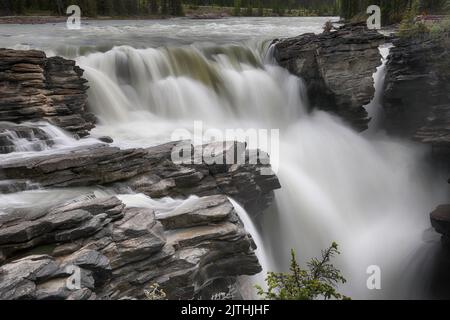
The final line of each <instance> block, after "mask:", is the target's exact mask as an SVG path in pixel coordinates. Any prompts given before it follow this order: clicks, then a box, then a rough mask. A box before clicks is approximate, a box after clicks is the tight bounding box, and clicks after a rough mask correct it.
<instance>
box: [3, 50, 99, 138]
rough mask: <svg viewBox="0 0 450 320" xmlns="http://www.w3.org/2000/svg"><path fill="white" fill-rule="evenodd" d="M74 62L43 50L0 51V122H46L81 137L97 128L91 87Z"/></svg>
mask: <svg viewBox="0 0 450 320" xmlns="http://www.w3.org/2000/svg"><path fill="white" fill-rule="evenodd" d="M82 75H83V70H81V69H80V68H79V67H78V66H76V65H75V62H74V61H70V60H65V59H63V58H60V57H52V58H47V57H46V55H45V53H43V52H41V51H33V50H30V51H21V50H9V49H0V93H1V96H0V120H1V121H10V122H16V123H20V122H23V121H27V120H33V121H35V120H46V121H48V122H50V123H52V124H54V125H57V126H59V127H61V128H63V129H65V130H67V131H70V132H73V133H75V134H77V135H79V136H86V135H88V133H89V130H90V129H92V128H93V123H94V117H93V115H91V114H89V113H88V112H87V111H86V103H87V94H86V90H87V86H86V82H87V81H86V80H85V79H83V78H82Z"/></svg>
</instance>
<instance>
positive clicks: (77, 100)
mask: <svg viewBox="0 0 450 320" xmlns="http://www.w3.org/2000/svg"><path fill="white" fill-rule="evenodd" d="M0 70H1V72H0V92H1V98H0V122H1V126H0V146H1V148H0V150H1V152H0V197H1V196H3V197H10V196H12V197H16V196H17V197H20V196H21V193H20V192H28V193H30V192H31V193H33V192H41V193H42V192H43V193H47V194H53V192H54V193H55V194H56V193H58V192H60V191H62V192H64V191H70V192H71V193H69V194H72V193H73V192H75V193H76V196H72V197H69V198H68V199H59V198H58V197H56V196H55V197H50V198H49V200H48V201H44V203H40V204H35V203H25V204H24V203H22V202H21V203H20V204H18V205H11V206H8V205H6V206H5V204H0V299H128V298H138V299H139V298H144V290H145V289H146V288H148V287H149V286H151V285H153V284H159V285H160V286H161V288H163V290H164V291H165V292H166V294H167V297H168V298H170V299H192V298H203V299H209V298H210V297H211V294H212V293H218V292H226V291H227V287H228V285H233V284H235V283H236V281H237V278H238V276H241V275H254V274H257V273H259V272H260V271H261V266H260V264H259V261H258V259H257V257H256V255H255V249H256V245H255V243H254V241H253V239H252V237H251V235H249V234H248V232H247V231H246V230H245V228H244V225H243V223H242V222H241V220H240V218H239V216H238V214H237V212H236V210H235V208H234V207H233V205H232V203H231V202H230V200H229V198H228V197H232V198H233V199H234V200H236V201H238V202H239V203H240V204H241V205H242V206H244V207H245V208H246V209H247V211H248V212H249V213H250V214H253V215H257V214H260V213H261V212H262V211H263V210H264V209H266V208H267V207H268V206H269V205H270V204H271V201H272V199H273V191H274V190H275V189H278V188H280V184H279V181H278V179H277V177H276V176H275V175H274V174H270V166H269V165H266V164H262V163H256V164H250V161H248V160H249V159H250V157H251V155H252V151H250V150H247V148H246V146H245V145H244V144H240V143H236V142H226V143H214V144H210V145H206V146H196V147H194V146H192V145H191V143H190V142H189V141H179V142H170V143H167V144H164V145H160V146H155V147H151V148H140V149H139V148H138V149H120V148H118V147H113V146H111V145H110V144H108V143H104V142H101V141H94V142H92V140H94V139H91V140H90V142H89V143H87V140H86V142H85V143H78V144H76V146H73V147H64V148H57V147H55V141H53V139H52V137H51V136H49V135H48V134H47V133H46V131H45V130H43V129H42V128H43V127H42V123H43V122H50V123H51V124H53V125H57V126H59V127H60V128H63V129H65V130H67V131H68V132H70V133H71V134H72V135H73V137H74V138H76V139H79V140H78V141H80V142H83V141H84V140H85V138H83V137H85V136H87V135H88V134H89V130H90V129H91V128H92V127H93V126H94V122H93V117H92V116H91V115H90V114H89V113H88V112H87V110H86V88H87V86H86V81H85V80H84V79H83V78H82V74H83V71H82V70H81V69H80V68H78V67H77V66H75V64H74V62H72V61H68V60H64V59H62V58H46V57H45V55H44V54H43V53H42V52H38V51H14V50H0ZM36 121H38V122H36ZM106 140H107V139H106ZM17 141H20V142H21V143H25V144H27V145H30V146H29V149H27V150H31V151H32V152H25V153H23V152H22V153H17V152H18V151H23V150H18V148H17ZM74 141H75V140H74ZM180 147H182V148H180ZM181 149H182V150H185V152H187V153H188V154H189V155H198V154H200V155H202V154H203V153H205V154H210V153H211V150H214V157H215V158H220V157H222V159H229V157H230V155H232V156H233V157H239V158H243V159H246V160H247V161H246V163H244V164H235V165H225V164H207V163H206V162H205V161H201V162H200V164H195V165H194V164H192V163H190V162H183V163H179V162H176V161H173V160H172V159H173V155H174V154H176V153H179V151H180V150H181ZM1 154H3V156H2V155H1ZM16 154H17V155H16ZM208 163H209V162H208ZM268 173H269V174H268ZM98 188H101V190H103V191H104V192H103V193H101V194H100V195H99V194H98V193H96V192H95V191H94V190H97V189H98ZM136 194H141V195H143V196H144V195H145V196H147V197H148V198H146V199H147V200H148V201H165V200H163V199H164V198H165V197H173V198H176V199H180V200H179V201H182V204H181V205H177V206H176V207H171V208H170V209H167V208H166V210H163V209H161V208H159V207H158V206H157V207H154V208H153V207H151V206H148V205H145V204H139V205H133V204H129V203H128V204H127V203H126V202H124V201H122V200H120V198H121V195H122V196H123V195H128V196H131V197H132V196H135V195H136ZM150 197H151V199H150ZM5 199H6V198H5ZM77 270H78V271H77ZM74 272H75V274H74ZM76 272H78V273H79V275H81V276H80V279H81V283H80V285H79V286H78V285H76V286H72V285H70V284H71V283H72V281H73V279H74V278H73V277H74V276H76V275H77V273H76ZM75 284H76V283H75Z"/></svg>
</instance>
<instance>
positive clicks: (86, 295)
mask: <svg viewBox="0 0 450 320" xmlns="http://www.w3.org/2000/svg"><path fill="white" fill-rule="evenodd" d="M83 199H84V200H81V201H80V200H77V201H69V202H67V203H61V204H58V205H56V206H54V207H53V208H50V209H45V210H40V209H37V208H22V209H21V210H20V212H16V211H13V212H10V213H9V214H5V215H2V216H0V252H1V254H0V256H1V257H2V260H1V264H2V265H1V266H0V298H1V299H121V298H125V297H134V298H143V297H144V289H146V288H148V287H149V286H150V285H153V284H155V283H158V284H159V285H160V286H161V287H162V288H164V291H165V292H166V293H167V294H168V298H172V299H192V298H193V297H194V296H201V295H202V289H203V288H206V287H207V286H208V285H210V284H211V282H213V281H216V280H218V279H221V278H224V279H230V278H234V279H235V278H236V277H237V276H239V275H253V274H257V273H259V272H260V271H261V266H260V265H259V262H258V259H257V258H256V256H255V254H254V249H255V247H256V246H255V244H254V242H253V240H252V238H251V236H250V235H249V234H248V233H247V232H246V231H245V229H244V227H243V224H242V222H241V221H240V219H239V217H238V216H237V214H236V212H235V210H234V208H233V206H232V205H231V203H230V202H229V200H228V198H227V197H226V196H223V195H218V196H210V197H203V198H197V199H190V200H189V204H188V205H186V206H184V207H182V208H177V209H175V210H174V211H172V212H165V213H159V212H158V211H154V210H152V209H149V208H135V207H126V206H125V205H124V204H123V203H122V202H121V201H120V200H119V199H118V198H116V197H114V196H111V197H103V198H96V197H94V196H92V195H91V196H90V197H84V198H83ZM177 217H179V219H177ZM74 267H75V269H76V270H78V272H79V274H80V277H81V278H80V279H81V282H80V283H81V286H80V287H77V288H73V287H71V286H70V285H68V284H67V283H68V282H69V280H70V279H71V276H72V272H73V270H75V269H74ZM204 298H210V297H204Z"/></svg>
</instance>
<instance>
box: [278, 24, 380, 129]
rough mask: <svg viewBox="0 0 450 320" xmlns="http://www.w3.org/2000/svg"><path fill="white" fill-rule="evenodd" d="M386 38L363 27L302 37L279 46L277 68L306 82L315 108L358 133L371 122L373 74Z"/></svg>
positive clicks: (284, 41) (290, 39) (351, 27)
mask: <svg viewBox="0 0 450 320" xmlns="http://www.w3.org/2000/svg"><path fill="white" fill-rule="evenodd" d="M384 41H385V38H384V36H382V35H381V34H379V33H378V32H376V31H371V30H368V29H367V28H366V27H365V26H362V25H352V24H349V25H345V26H343V27H341V28H339V29H338V30H337V31H334V32H329V33H322V34H318V35H316V34H312V33H309V34H303V35H300V36H297V37H294V38H288V39H283V40H280V41H278V42H277V43H276V44H275V50H274V56H275V59H276V60H277V61H278V63H279V64H280V65H281V66H283V67H285V68H286V69H288V70H289V71H290V72H291V73H293V74H295V75H297V76H299V77H301V78H302V79H303V80H304V81H305V85H306V88H307V92H308V97H309V101H310V104H311V106H312V107H314V108H320V109H323V110H327V111H331V112H334V113H336V114H338V115H340V116H341V117H342V118H344V119H345V120H347V121H348V122H349V123H351V124H352V125H353V126H354V127H355V128H357V129H359V130H365V129H367V127H368V123H369V121H370V119H369V118H368V114H367V111H366V110H365V109H364V107H363V106H364V105H367V104H368V103H369V102H370V101H372V99H373V97H374V94H375V89H374V80H373V74H374V73H375V72H376V70H377V67H378V66H380V65H381V58H382V57H381V54H380V52H379V50H378V47H379V45H380V44H381V43H383V42H384Z"/></svg>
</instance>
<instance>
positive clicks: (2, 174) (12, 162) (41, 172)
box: [0, 144, 149, 187]
mask: <svg viewBox="0 0 450 320" xmlns="http://www.w3.org/2000/svg"><path fill="white" fill-rule="evenodd" d="M145 155H146V153H145V151H144V150H142V149H129V150H120V149H119V148H114V147H109V146H106V145H101V144H99V145H93V146H88V147H79V148H74V149H72V150H70V152H67V153H54V154H51V155H35V156H33V157H26V158H19V159H17V158H11V159H9V160H5V161H2V162H0V179H3V180H14V179H19V180H20V179H27V180H30V181H33V182H35V183H38V184H39V185H40V186H42V187H76V186H88V185H94V184H107V183H112V182H116V181H120V180H125V179H127V178H131V177H134V176H136V175H137V174H139V173H143V172H145V171H147V170H149V168H148V163H147V162H146V160H145Z"/></svg>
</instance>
